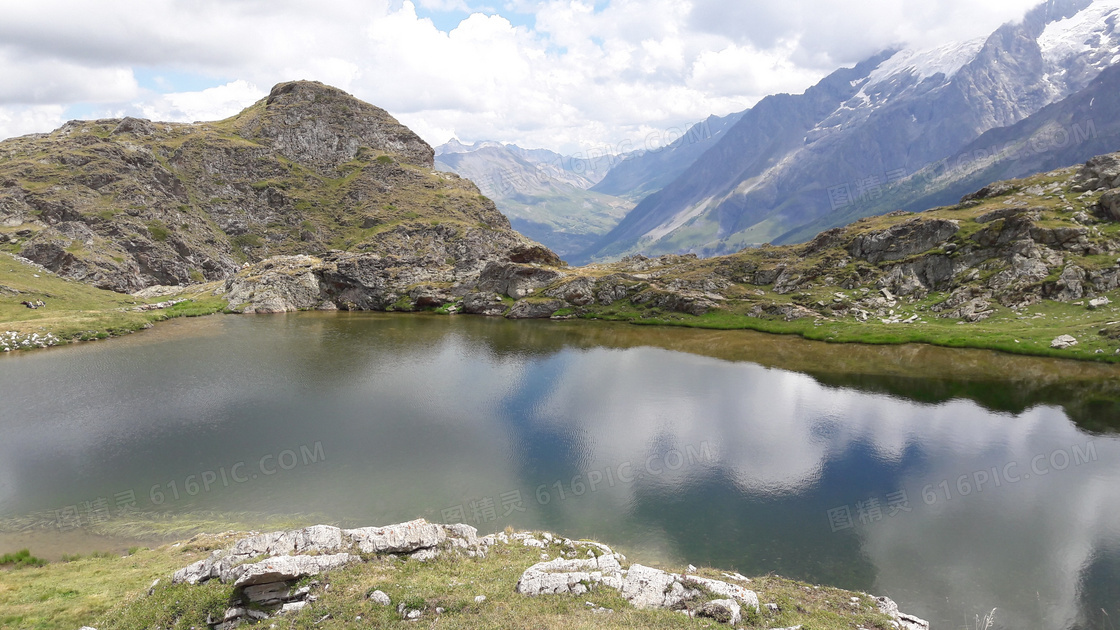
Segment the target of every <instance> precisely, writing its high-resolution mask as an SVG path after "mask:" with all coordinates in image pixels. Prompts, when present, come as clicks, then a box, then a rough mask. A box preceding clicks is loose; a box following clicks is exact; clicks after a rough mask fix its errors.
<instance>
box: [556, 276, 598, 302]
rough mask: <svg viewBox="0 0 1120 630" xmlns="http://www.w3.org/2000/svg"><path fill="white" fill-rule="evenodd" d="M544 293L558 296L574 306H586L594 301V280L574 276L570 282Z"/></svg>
mask: <svg viewBox="0 0 1120 630" xmlns="http://www.w3.org/2000/svg"><path fill="white" fill-rule="evenodd" d="M545 295H547V296H549V297H554V298H559V299H561V300H564V301H565V302H568V303H569V304H575V305H576V306H587V305H588V304H594V303H595V281H594V280H592V279H591V278H587V277H580V278H576V279H574V280H572V281H571V282H566V283H564V284H562V285H560V286H558V287H556V288H553V289H549V290H548V291H547V292H546V293H545Z"/></svg>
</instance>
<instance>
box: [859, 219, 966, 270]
mask: <svg viewBox="0 0 1120 630" xmlns="http://www.w3.org/2000/svg"><path fill="white" fill-rule="evenodd" d="M959 230H960V226H959V225H957V223H956V222H954V221H950V220H946V219H933V220H922V219H912V220H910V221H906V222H904V223H899V224H898V225H894V226H891V227H890V228H887V229H886V230H880V231H877V232H869V233H866V234H860V235H859V236H857V237H856V238H855V239H854V240H853V241H852V243H851V245H849V246H848V253H850V254H851V255H852V256H854V257H855V258H859V259H862V260H866V261H868V262H871V263H878V262H883V261H890V260H900V259H902V258H907V257H910V256H913V255H915V254H920V253H922V252H924V251H926V250H929V249H932V248H933V247H934V246H935V245H937V244H939V243H942V242H944V241H946V240H948V239H949V237H951V236H953V235H954V234H956V233H957V232H958V231H959Z"/></svg>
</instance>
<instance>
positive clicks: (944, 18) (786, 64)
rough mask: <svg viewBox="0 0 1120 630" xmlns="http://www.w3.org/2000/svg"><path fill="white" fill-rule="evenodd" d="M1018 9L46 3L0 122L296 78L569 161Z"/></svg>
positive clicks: (8, 85)
mask: <svg viewBox="0 0 1120 630" xmlns="http://www.w3.org/2000/svg"><path fill="white" fill-rule="evenodd" d="M1033 2H1034V0H998V1H996V2H991V3H982V4H981V5H977V4H975V3H972V2H966V1H965V0H943V1H941V2H938V3H928V2H916V1H910V0H908V1H906V2H902V3H897V2H887V0H872V1H870V2H859V3H857V2H855V1H854V0H850V1H845V2H824V1H823V0H814V1H812V2H802V3H798V4H792V3H788V2H777V1H776V0H762V1H760V2H752V3H749V4H748V3H731V2H726V1H724V0H611V1H610V2H608V3H604V2H592V1H591V0H547V1H544V2H526V1H523V0H511V1H508V2H505V3H501V5H502V6H503V7H505V8H502V9H499V11H498V13H501V12H502V11H510V16H511V17H512V16H517V20H518V21H515V22H511V21H510V20H509V19H507V18H506V17H502V16H501V15H499V14H495V13H494V12H493V11H492V10H487V11H480V12H476V13H474V14H472V15H470V16H469V17H467V18H465V19H464V20H462V21H461V23H459V24H458V25H457V26H456V27H455V28H451V29H447V30H441V29H440V28H438V27H437V26H436V24H435V23H434V22H433V21H432V20H431V19H428V18H426V17H424V15H425V12H437V13H439V12H448V11H458V12H466V11H468V10H470V9H471V8H474V9H476V10H477V6H476V5H474V4H473V3H471V2H469V1H467V0H416V2H415V3H414V2H412V1H410V0H339V1H337V2H331V3H327V4H322V3H313V2H309V1H304V0H276V1H270V2H265V1H263V0H243V1H241V2H221V1H219V0H197V1H194V2H187V1H185V0H150V1H146V2H143V3H136V2H132V1H129V0H106V1H105V2H101V3H98V4H97V5H91V4H89V3H88V2H83V1H81V0H42V1H41V2H36V3H15V4H16V6H12V7H6V10H5V16H4V20H3V21H2V22H0V42H3V44H2V45H0V115H2V116H5V117H6V119H9V120H14V119H15V118H16V117H17V116H22V114H18V113H17V106H20V107H22V106H23V105H27V104H38V105H48V104H49V105H58V106H62V107H67V106H70V105H74V104H81V105H83V106H85V107H86V108H87V109H88V108H89V107H90V106H91V105H92V106H97V107H101V108H104V109H105V110H107V111H136V112H138V113H142V114H143V115H151V116H153V117H159V118H167V119H172V120H188V119H189V120H193V119H195V118H205V117H214V116H225V115H228V114H229V113H231V112H232V111H233V110H234V109H236V106H237V105H238V104H240V105H241V106H247V105H249V104H251V103H252V102H253V100H255V99H256V98H258V97H259V96H260V94H262V93H263V92H264V91H266V90H267V89H268V88H269V87H271V86H272V85H273V84H275V83H278V82H281V81H286V80H292V79H300V78H304V79H315V80H319V81H322V82H324V83H328V84H332V85H336V86H338V87H340V88H342V89H344V90H347V91H349V92H351V93H353V94H354V95H355V96H357V97H359V98H362V99H364V100H367V101H370V102H372V103H374V104H376V105H378V106H381V107H384V108H385V109H387V110H389V111H390V112H391V113H392V114H394V115H395V116H397V117H398V118H399V119H400V120H401V121H402V122H405V123H406V124H408V125H410V126H412V127H414V128H415V129H416V130H417V131H418V132H419V133H420V134H421V135H422V136H424V137H425V139H427V140H428V141H429V142H432V143H440V142H443V141H445V140H447V139H448V138H450V137H451V136H452V135H455V136H459V137H460V138H462V139H464V140H479V139H496V140H501V141H506V142H517V143H518V144H522V145H526V146H544V147H550V148H556V149H563V150H569V151H575V150H579V149H580V148H585V147H589V146H601V145H603V144H613V145H617V144H619V143H620V142H622V141H624V140H631V141H633V142H634V143H635V144H640V143H641V139H642V138H644V137H645V135H647V134H648V133H649V132H650V131H654V130H659V129H667V128H670V127H678V126H682V125H686V124H688V123H691V122H695V121H698V120H701V119H703V118H706V117H707V116H709V115H711V114H719V115H724V114H728V113H731V112H734V111H741V110H743V109H745V108H747V107H749V106H750V105H752V104H753V103H755V102H757V101H758V100H759V99H760V98H762V97H764V96H766V95H767V94H770V93H774V92H800V91H802V90H803V89H805V88H806V87H808V86H810V85H812V84H813V83H815V82H816V81H817V80H819V79H820V78H821V77H822V76H823V75H824V74H826V73H827V72H829V71H831V70H833V69H835V68H836V67H837V66H838V65H839V64H851V63H854V62H855V61H858V60H859V59H860V58H862V57H863V56H865V55H867V54H869V53H870V52H872V51H874V50H878V49H881V48H883V47H886V46H888V45H890V44H892V43H894V42H899V41H913V42H915V43H918V44H921V45H925V44H929V43H941V42H943V41H948V40H954V39H959V38H964V37H968V36H973V35H977V34H981V35H982V34H984V33H987V32H989V31H991V30H992V29H994V28H995V26H997V25H998V24H999V23H1000V22H1003V21H1006V20H1009V19H1014V18H1017V17H1019V16H1021V15H1022V13H1023V11H1024V10H1025V9H1026V8H1027V7H1028V6H1029V5H1030V4H1032V3H1033ZM522 13H531V14H532V15H533V17H534V18H535V19H534V20H533V21H532V22H531V26H524V25H521V24H524V20H523V17H524V16H521V15H518V14H522ZM59 16H62V17H59ZM441 24H443V22H441ZM140 70H143V71H144V72H145V73H149V74H157V75H163V74H175V73H180V74H182V73H185V74H189V75H192V76H200V77H212V78H213V83H212V85H213V86H215V87H213V88H211V89H209V90H202V91H196V92H189V93H187V92H185V91H184V90H181V89H180V90H177V91H176V90H174V87H173V86H171V87H168V86H160V85H159V84H158V83H156V84H152V85H149V86H148V87H149V88H152V89H159V91H163V90H172V93H170V94H158V93H156V92H154V91H146V90H144V89H142V88H141V86H140V82H138V81H137V79H136V76H137V75H138V72H139V71H140ZM242 97H243V98H244V101H243V102H240V103H238V102H237V99H239V98H242ZM18 111H23V110H18ZM40 120H42V121H43V122H44V123H45V122H46V120H47V119H46V118H40ZM13 128H14V127H13ZM19 129H20V130H21V131H22V130H23V129H24V127H22V126H21V127H19ZM36 130H39V131H46V130H47V129H36Z"/></svg>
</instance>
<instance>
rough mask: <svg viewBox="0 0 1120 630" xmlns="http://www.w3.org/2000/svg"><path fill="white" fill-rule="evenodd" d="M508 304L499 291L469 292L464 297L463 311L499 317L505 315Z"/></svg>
mask: <svg viewBox="0 0 1120 630" xmlns="http://www.w3.org/2000/svg"><path fill="white" fill-rule="evenodd" d="M506 310H507V308H506V305H505V303H503V302H502V296H500V295H498V294H497V293H468V294H467V295H466V297H464V298H463V312H464V313H468V314H470V315H486V316H488V317H499V316H501V315H505V313H506Z"/></svg>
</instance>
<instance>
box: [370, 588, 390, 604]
mask: <svg viewBox="0 0 1120 630" xmlns="http://www.w3.org/2000/svg"><path fill="white" fill-rule="evenodd" d="M369 601H371V602H373V603H375V604H377V605H378V606H391V605H392V604H393V600H391V599H389V596H388V595H386V594H385V592H384V591H379V590H378V591H374V592H372V593H370V594H369Z"/></svg>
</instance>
